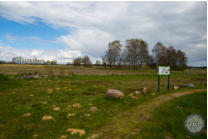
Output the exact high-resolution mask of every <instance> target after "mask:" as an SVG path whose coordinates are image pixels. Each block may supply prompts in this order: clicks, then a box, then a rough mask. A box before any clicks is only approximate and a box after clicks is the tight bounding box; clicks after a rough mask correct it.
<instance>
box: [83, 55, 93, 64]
mask: <svg viewBox="0 0 208 139" xmlns="http://www.w3.org/2000/svg"><path fill="white" fill-rule="evenodd" d="M81 60H82V64H83V65H84V66H90V65H91V61H90V58H89V57H88V56H84V57H83V58H82V59H81Z"/></svg>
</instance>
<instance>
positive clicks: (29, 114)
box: [22, 113, 32, 117]
mask: <svg viewBox="0 0 208 139" xmlns="http://www.w3.org/2000/svg"><path fill="white" fill-rule="evenodd" d="M31 115H32V114H31V113H25V114H23V115H22V116H23V117H30V116H31Z"/></svg>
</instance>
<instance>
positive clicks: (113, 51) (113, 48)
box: [105, 40, 122, 67]
mask: <svg viewBox="0 0 208 139" xmlns="http://www.w3.org/2000/svg"><path fill="white" fill-rule="evenodd" d="M121 47H122V46H121V44H120V41H118V40H116V41H113V42H112V43H109V45H108V50H107V51H106V54H105V57H106V61H107V62H108V64H109V66H110V67H112V66H113V65H115V64H116V62H117V61H118V57H119V55H120V52H121Z"/></svg>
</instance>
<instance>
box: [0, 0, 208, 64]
mask: <svg viewBox="0 0 208 139" xmlns="http://www.w3.org/2000/svg"><path fill="white" fill-rule="evenodd" d="M0 15H1V16H3V17H5V18H7V19H9V20H13V21H16V22H19V23H23V24H25V23H29V24H30V23H33V24H35V22H36V21H37V20H39V19H40V20H41V21H42V22H44V23H46V24H48V25H50V26H52V27H54V28H56V29H57V28H59V27H65V28H69V34H68V35H64V36H60V37H58V38H57V40H55V41H59V42H63V43H64V44H65V45H66V47H67V48H66V49H67V50H69V51H70V53H71V52H72V51H73V52H75V53H76V54H78V53H79V54H82V55H89V56H91V57H92V58H94V59H95V58H99V57H100V56H101V55H103V54H104V51H105V50H106V49H107V46H108V43H109V42H110V41H112V40H120V41H121V42H125V40H126V39H130V38H142V39H144V40H146V41H147V42H148V44H149V50H151V49H152V47H153V45H154V44H155V43H156V42H157V41H162V42H163V43H164V44H167V45H173V46H174V47H176V48H177V49H182V50H183V51H186V52H187V54H188V57H191V56H192V54H193V52H190V48H191V49H192V50H196V53H195V54H196V55H198V56H201V55H202V54H203V57H205V56H204V53H203V52H202V51H205V50H206V48H207V46H206V40H207V36H206V24H207V23H206V16H207V15H206V2H50V3H49V2H0ZM71 28H74V30H73V31H71V30H70V29H71ZM7 37H8V39H10V40H13V39H15V38H14V36H11V35H10V36H9V35H8V36H7ZM25 39H29V38H25ZM30 39H32V38H30ZM33 39H34V38H33ZM36 39H37V38H36ZM123 44H124V43H123ZM199 47H200V48H204V49H200V51H198V50H197V49H198V48H199ZM63 51H65V50H63ZM58 53H60V52H58ZM42 54H44V53H42ZM190 59H192V58H190ZM189 62H190V63H191V61H189Z"/></svg>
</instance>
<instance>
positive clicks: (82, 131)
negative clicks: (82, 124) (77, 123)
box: [66, 128, 86, 136]
mask: <svg viewBox="0 0 208 139" xmlns="http://www.w3.org/2000/svg"><path fill="white" fill-rule="evenodd" d="M66 132H71V135H75V134H79V136H82V135H84V134H85V133H86V132H85V130H82V129H74V128H68V129H67V130H66Z"/></svg>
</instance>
